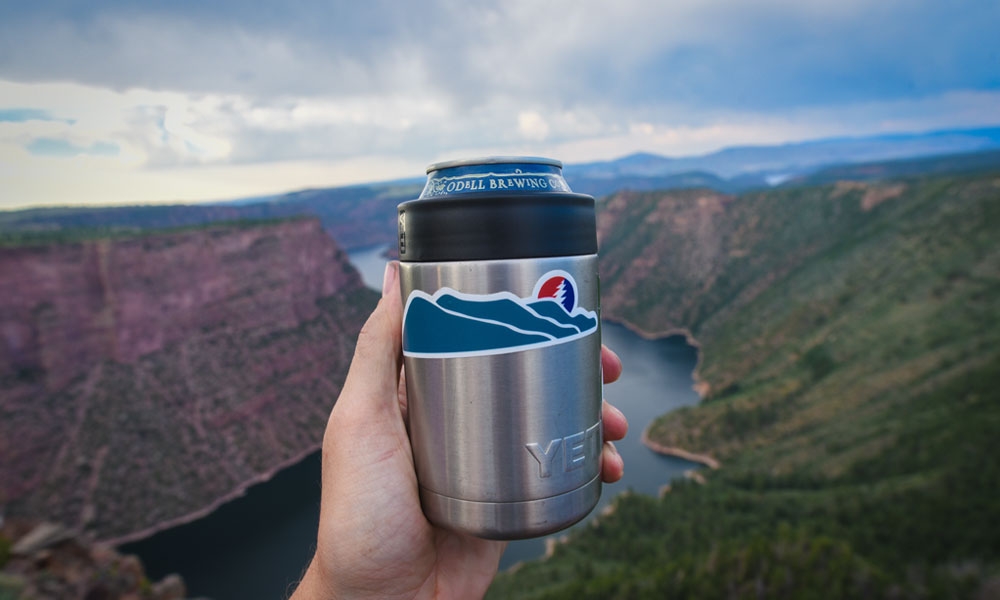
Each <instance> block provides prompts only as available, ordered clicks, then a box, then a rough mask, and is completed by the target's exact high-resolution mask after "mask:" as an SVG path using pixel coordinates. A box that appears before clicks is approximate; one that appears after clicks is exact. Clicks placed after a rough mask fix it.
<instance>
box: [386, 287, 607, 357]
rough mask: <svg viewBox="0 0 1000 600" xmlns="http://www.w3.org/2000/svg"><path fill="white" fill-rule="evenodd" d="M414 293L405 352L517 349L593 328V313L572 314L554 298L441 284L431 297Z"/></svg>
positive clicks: (405, 328)
mask: <svg viewBox="0 0 1000 600" xmlns="http://www.w3.org/2000/svg"><path fill="white" fill-rule="evenodd" d="M448 291H449V292H450V291H451V290H448ZM415 294H416V295H413V296H411V297H410V300H409V302H408V303H407V308H406V315H405V317H404V321H403V352H404V353H406V354H408V355H425V356H429V357H433V356H436V355H441V356H445V355H452V356H456V355H458V356H461V355H475V354H500V353H505V352H515V351H517V350H519V349H528V348H539V347H544V346H548V345H554V344H560V343H563V341H567V342H568V341H571V340H573V339H577V338H579V337H582V336H584V335H588V334H590V333H591V332H593V331H594V330H595V329H596V328H597V319H596V318H593V317H589V316H587V315H580V314H578V315H576V316H571V315H570V314H569V313H567V312H566V310H565V309H564V308H563V307H562V305H561V304H559V302H557V301H555V300H538V301H533V302H530V303H527V302H526V300H528V299H517V298H516V297H508V298H497V297H496V296H495V295H494V296H493V297H491V298H488V299H483V300H477V299H475V298H476V297H475V296H473V297H471V298H470V297H468V296H466V297H460V296H459V295H454V294H451V293H447V292H444V290H442V291H441V292H438V293H437V294H435V295H434V296H433V297H429V296H427V295H426V294H417V293H415Z"/></svg>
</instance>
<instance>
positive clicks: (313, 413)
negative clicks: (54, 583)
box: [0, 218, 377, 543]
mask: <svg viewBox="0 0 1000 600" xmlns="http://www.w3.org/2000/svg"><path fill="white" fill-rule="evenodd" d="M376 299H377V297H376V294H375V293H374V292H372V291H370V290H368V289H366V288H365V287H364V286H363V285H362V282H361V279H360V276H359V275H358V273H357V272H356V271H355V269H354V268H353V267H352V266H351V265H350V263H349V262H348V260H347V256H346V254H345V253H344V252H343V251H342V250H341V249H340V248H339V247H338V245H337V244H336V243H335V242H334V241H333V239H331V238H330V237H329V235H327V234H326V232H325V231H324V230H323V228H322V225H321V223H320V222H319V221H318V220H317V219H315V218H297V219H292V220H287V221H279V222H263V223H235V224H213V225H208V226H204V227H200V228H193V229H185V230H176V231H172V230H165V231H152V232H145V233H141V234H136V235H133V236H126V237H121V238H113V239H93V240H84V241H79V242H67V243H49V244H44V245H22V246H6V247H2V248H0V336H2V337H0V389H2V390H3V391H2V395H0V506H3V507H4V510H5V512H6V513H7V514H8V515H10V516H19V517H29V518H44V519H47V520H52V521H56V522H58V523H60V524H62V525H63V526H66V527H68V528H70V529H71V530H73V531H75V532H79V533H82V534H85V535H86V536H88V537H90V538H95V539H99V540H104V541H109V542H115V543H118V542H122V541H125V540H129V539H135V538H138V537H142V536H144V535H147V534H148V533H150V532H152V531H154V530H157V529H159V528H163V527H167V526H170V525H171V524H174V523H178V522H182V521H184V520H187V519H190V518H193V517H194V516H197V515H199V514H204V513H205V512H207V511H209V510H211V509H212V508H213V507H214V506H217V505H218V504H219V503H221V502H222V501H224V500H226V499H227V498H231V497H233V496H234V495H237V494H239V493H241V492H242V490H244V489H245V488H246V487H247V486H248V485H250V484H252V483H254V482H257V481H260V480H262V479H265V478H267V477H269V476H270V475H271V474H272V473H274V472H275V471H276V470H277V469H280V468H281V467H283V466H285V465H288V464H291V463H294V462H296V461H297V460H299V459H300V458H301V457H303V456H305V455H306V454H308V453H310V452H312V451H314V450H315V449H316V448H317V447H318V445H319V443H320V440H321V439H322V435H323V430H324V428H325V425H326V420H327V417H328V415H329V411H330V408H331V407H332V405H333V402H334V400H335V399H336V397H337V395H338V393H339V390H340V385H341V384H342V382H343V379H344V376H345V374H346V371H347V368H348V366H349V362H350V357H351V355H352V353H353V347H354V342H355V339H356V337H357V334H358V332H359V331H360V328H361V325H362V323H363V321H364V319H365V318H366V317H367V315H368V313H369V312H370V310H371V308H372V307H373V306H374V304H375V301H376Z"/></svg>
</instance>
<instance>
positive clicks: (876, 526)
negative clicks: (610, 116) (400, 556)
mask: <svg viewBox="0 0 1000 600" xmlns="http://www.w3.org/2000/svg"><path fill="white" fill-rule="evenodd" d="M601 245H602V248H601V252H602V284H603V286H604V289H603V290H602V294H603V296H604V299H605V300H604V313H605V316H610V317H611V318H616V319H619V320H623V321H626V322H628V323H629V324H630V325H632V326H634V327H637V328H640V329H642V330H645V331H648V332H662V331H667V330H670V329H672V328H686V329H688V330H690V331H691V333H692V334H693V335H694V337H695V338H696V339H697V340H698V341H699V342H700V344H701V346H702V352H701V363H700V365H699V370H698V375H699V377H700V379H701V380H702V381H704V382H705V383H706V384H707V387H708V393H707V397H706V399H705V401H704V402H703V403H702V404H701V405H700V406H698V407H695V408H690V409H684V410H681V411H678V412H676V413H673V414H671V415H668V416H665V417H662V418H660V419H659V420H657V421H656V422H654V423H653V424H652V425H651V427H650V430H649V432H650V436H651V438H652V439H653V440H654V441H657V442H659V443H661V444H663V445H668V446H676V447H680V448H684V449H687V450H691V451H696V452H702V453H707V454H711V455H712V456H714V457H716V458H718V459H720V460H721V461H722V464H723V467H722V468H721V469H720V470H718V471H711V472H707V473H705V475H706V476H707V479H708V482H707V484H705V485H703V486H699V485H696V484H693V483H684V484H680V485H676V484H675V485H674V486H673V490H672V491H671V492H670V493H669V494H667V495H666V496H665V497H664V498H663V499H662V500H657V499H654V498H649V497H643V496H629V497H626V498H623V499H622V500H620V501H619V503H618V506H617V510H616V512H615V513H614V514H613V515H611V516H607V517H603V518H602V519H601V520H600V522H599V524H597V525H595V526H593V527H589V528H586V530H584V531H582V532H581V533H580V534H577V535H575V536H574V537H573V539H572V541H571V542H570V543H568V544H565V545H561V546H560V547H559V548H558V549H557V550H556V552H555V554H554V555H553V557H552V558H550V559H549V560H547V561H543V562H538V563H533V564H529V565H525V566H524V567H522V568H521V569H519V570H518V571H516V572H515V573H513V574H505V575H502V576H501V577H499V578H498V580H497V582H496V583H495V585H494V587H493V588H492V589H491V596H492V597H526V598H571V597H572V598H581V597H584V598H587V597H593V598H606V597H623V598H633V597H636V598H639V597H650V598H661V597H690V598H712V597H755V598H756V597H761V598H799V597H810V598H830V597H834V598H840V597H850V598H854V597H859V598H864V597H943V598H952V597H984V598H989V597H997V596H998V595H1000V569H998V567H1000V533H998V532H1000V528H998V527H997V525H996V524H997V523H1000V466H998V465H997V461H996V459H995V453H996V449H997V448H998V447H1000V443H998V442H997V440H998V439H1000V391H998V390H1000V344H998V342H1000V173H997V172H993V173H984V174H977V175H968V176H953V177H933V178H930V177H916V178H909V179H903V180H895V181H888V182H880V183H872V184H860V183H834V184H830V185H825V186H820V187H800V188H788V189H779V190H770V191H763V192H757V193H752V194H747V195H744V196H740V197H735V198H734V197H727V196H721V195H718V194H715V193H712V192H705V191H701V192H699V191H690V190H688V191H683V192H676V193H674V192H660V193H644V194H621V195H619V196H616V197H613V198H611V199H609V200H608V201H607V202H606V204H605V206H604V212H603V213H602V216H601ZM636 298H638V299H639V301H635V299H636ZM626 368H627V365H626ZM644 425H645V424H633V426H635V427H637V428H638V427H643V426H644ZM633 435H637V433H633ZM626 468H627V467H626Z"/></svg>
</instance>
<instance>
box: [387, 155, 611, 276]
mask: <svg viewBox="0 0 1000 600" xmlns="http://www.w3.org/2000/svg"><path fill="white" fill-rule="evenodd" d="M594 209H595V206H594V199H593V198H592V197H590V196H586V195H584V194H574V193H573V192H572V191H571V190H570V188H569V185H568V184H567V183H566V180H565V179H564V178H563V175H562V162H560V161H558V160H554V159H551V158H537V157H527V156H497V157H488V158H473V159H466V160H453V161H447V162H440V163H435V164H432V165H431V166H430V167H428V168H427V184H426V185H425V186H424V190H423V192H421V194H420V197H419V198H417V199H415V200H409V201H407V202H403V203H402V204H400V205H399V207H398V213H399V214H398V227H399V258H400V260H402V261H404V262H439V261H461V260H497V259H512V258H542V257H549V256H574V255H586V254H595V253H596V252H597V227H596V219H595V210H594Z"/></svg>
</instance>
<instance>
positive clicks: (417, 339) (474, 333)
mask: <svg viewBox="0 0 1000 600" xmlns="http://www.w3.org/2000/svg"><path fill="white" fill-rule="evenodd" d="M549 339H551V338H549V337H546V336H543V335H537V334H524V333H518V332H516V331H514V330H513V329H510V328H509V327H504V326H503V325H494V324H493V323H484V322H483V321H477V320H475V319H469V318H466V317H462V316H459V315H454V314H451V313H448V312H445V311H444V310H442V309H441V307H439V306H437V305H435V304H433V303H432V302H430V301H429V300H425V299H424V298H413V299H412V300H411V301H410V306H409V308H408V309H407V311H406V322H405V323H404V325H403V350H404V351H405V352H417V353H451V352H476V351H482V350H491V349H494V348H507V347H511V346H525V345H528V344H535V343H538V342H545V341H548V340H549Z"/></svg>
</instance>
